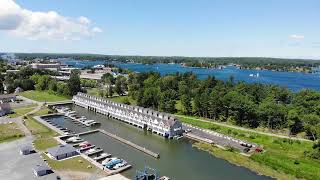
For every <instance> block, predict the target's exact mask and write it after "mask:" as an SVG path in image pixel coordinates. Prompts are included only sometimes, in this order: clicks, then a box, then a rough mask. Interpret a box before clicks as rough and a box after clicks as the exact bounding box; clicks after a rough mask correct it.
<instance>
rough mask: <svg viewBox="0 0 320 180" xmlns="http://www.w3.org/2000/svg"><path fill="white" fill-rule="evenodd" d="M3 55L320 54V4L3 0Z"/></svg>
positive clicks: (286, 0) (287, 0)
mask: <svg viewBox="0 0 320 180" xmlns="http://www.w3.org/2000/svg"><path fill="white" fill-rule="evenodd" d="M0 52H30V53H31V52H43V53H97V54H114V55H148V56H149V55H151V56H210V57H227V56H235V57H239V56H242V57H251V56H258V57H285V58H314V59H320V1H319V0H161V1H151V0H103V1H101V0H67V1H65V0H41V1H39V0H15V1H14V0H0Z"/></svg>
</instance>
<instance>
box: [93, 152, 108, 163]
mask: <svg viewBox="0 0 320 180" xmlns="http://www.w3.org/2000/svg"><path fill="white" fill-rule="evenodd" d="M109 156H111V154H108V153H102V154H100V156H97V157H94V158H93V160H95V161H97V160H99V159H102V158H105V157H109Z"/></svg>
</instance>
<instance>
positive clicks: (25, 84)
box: [21, 79, 34, 91]
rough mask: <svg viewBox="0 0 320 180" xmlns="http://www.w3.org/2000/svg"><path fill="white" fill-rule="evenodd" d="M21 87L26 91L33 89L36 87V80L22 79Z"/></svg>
mask: <svg viewBox="0 0 320 180" xmlns="http://www.w3.org/2000/svg"><path fill="white" fill-rule="evenodd" d="M21 88H22V89H23V90H24V91H27V90H33V89H34V81H32V80H31V79H22V80H21Z"/></svg>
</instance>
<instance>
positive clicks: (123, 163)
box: [112, 161, 127, 170]
mask: <svg viewBox="0 0 320 180" xmlns="http://www.w3.org/2000/svg"><path fill="white" fill-rule="evenodd" d="M126 165H127V162H126V161H122V162H121V163H118V164H116V165H115V166H113V168H112V169H114V170H116V169H119V168H122V167H124V166H126Z"/></svg>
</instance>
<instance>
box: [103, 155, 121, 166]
mask: <svg viewBox="0 0 320 180" xmlns="http://www.w3.org/2000/svg"><path fill="white" fill-rule="evenodd" d="M116 159H118V158H117V157H113V158H107V159H105V160H103V161H102V162H101V164H102V165H106V164H107V163H108V162H110V161H113V160H116Z"/></svg>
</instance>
